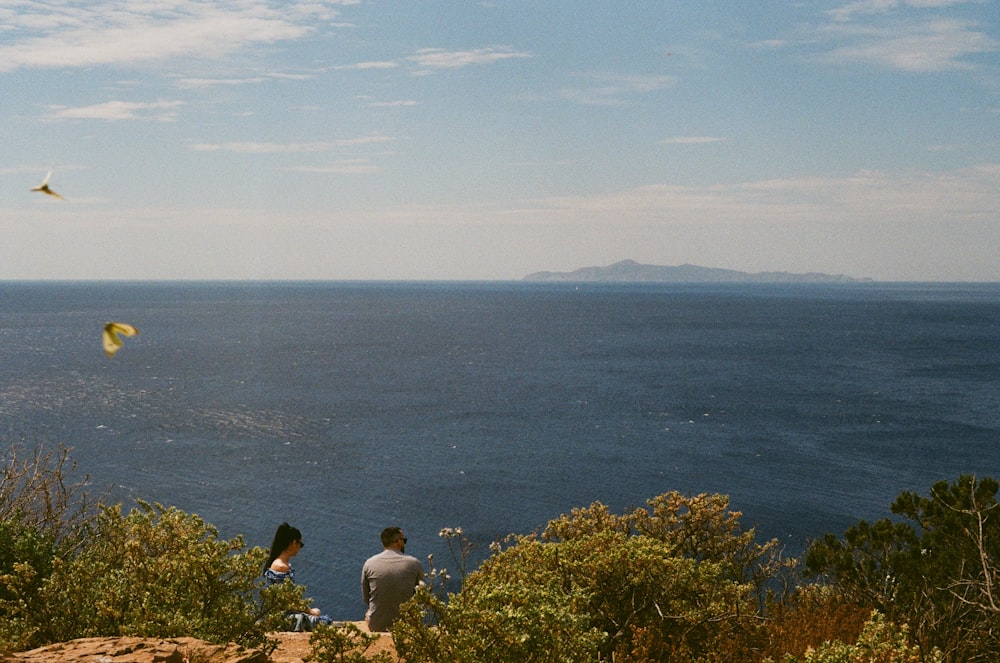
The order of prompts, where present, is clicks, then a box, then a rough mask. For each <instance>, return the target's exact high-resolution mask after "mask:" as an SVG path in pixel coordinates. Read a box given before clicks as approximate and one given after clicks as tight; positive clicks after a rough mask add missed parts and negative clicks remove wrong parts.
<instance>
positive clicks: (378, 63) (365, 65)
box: [333, 60, 399, 71]
mask: <svg viewBox="0 0 1000 663" xmlns="http://www.w3.org/2000/svg"><path fill="white" fill-rule="evenodd" d="M397 67H399V63H398V62H394V61H392V60H371V61H368V62H355V63H353V64H339V65H336V66H334V67H333V68H334V69H341V70H343V69H346V70H350V69H356V70H359V71H365V70H368V69H395V68H397Z"/></svg>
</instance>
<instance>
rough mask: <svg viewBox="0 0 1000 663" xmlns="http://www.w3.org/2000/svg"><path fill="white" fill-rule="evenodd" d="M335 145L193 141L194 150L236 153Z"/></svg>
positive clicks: (321, 149)
mask: <svg viewBox="0 0 1000 663" xmlns="http://www.w3.org/2000/svg"><path fill="white" fill-rule="evenodd" d="M334 147H335V144H334V143H328V142H316V143H268V142H257V141H242V142H240V141H234V142H229V143H194V144H192V145H191V149H192V150H194V151H196V152H236V153H237V154H296V153H301V152H326V151H328V150H332V149H333V148H334Z"/></svg>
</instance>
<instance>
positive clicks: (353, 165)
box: [286, 159, 378, 175]
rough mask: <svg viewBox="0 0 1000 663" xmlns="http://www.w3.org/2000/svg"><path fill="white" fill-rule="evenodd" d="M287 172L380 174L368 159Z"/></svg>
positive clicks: (294, 168) (296, 167) (349, 160)
mask: <svg viewBox="0 0 1000 663" xmlns="http://www.w3.org/2000/svg"><path fill="white" fill-rule="evenodd" d="M286 170H290V171H292V172H296V173H314V174H318V175H370V174H372V173H377V172H378V168H377V167H376V166H375V164H373V163H371V162H370V161H368V160H367V159H345V160H343V161H338V162H336V163H332V164H328V165H325V166H295V167H292V168H287V169H286Z"/></svg>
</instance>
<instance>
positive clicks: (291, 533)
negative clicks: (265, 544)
mask: <svg viewBox="0 0 1000 663" xmlns="http://www.w3.org/2000/svg"><path fill="white" fill-rule="evenodd" d="M301 540H302V532H300V531H299V530H297V529H295V528H294V527H292V526H291V525H289V524H288V523H281V524H280V525H278V531H277V532H275V533H274V540H273V541H271V553H270V554H269V555H268V556H267V561H266V562H264V568H263V569H262V570H261V572H262V573H263V572H264V571H266V570H268V569H269V568H271V562H273V561H274V560H276V559H278V555H280V554H281V553H283V552H284V551H285V549H286V548H287V547H288V546H290V545H292V541H301Z"/></svg>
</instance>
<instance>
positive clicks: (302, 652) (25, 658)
mask: <svg viewBox="0 0 1000 663" xmlns="http://www.w3.org/2000/svg"><path fill="white" fill-rule="evenodd" d="M356 624H357V626H358V627H359V628H361V629H365V626H364V622H356ZM274 637H275V638H277V639H278V642H279V644H278V648H277V649H276V650H275V651H274V652H273V653H272V654H271V655H270V656H267V655H266V654H264V653H263V652H262V651H259V650H252V649H244V648H242V647H240V646H238V645H234V644H230V645H212V644H209V643H207V642H204V641H202V640H197V639H195V638H131V637H123V638H84V639H81V640H72V641H70V642H61V643H58V644H54V645H47V646H45V647H39V648H38V649H33V650H31V651H26V652H19V653H16V654H8V655H6V656H3V655H0V663H303V662H304V661H305V658H306V656H308V654H309V634H308V633H275V634H274ZM382 651H387V652H389V653H390V654H392V655H393V659H394V660H395V659H396V655H395V654H396V650H395V648H394V647H393V644H392V636H390V635H388V634H384V635H382V636H381V637H380V639H379V642H377V643H376V644H375V645H373V646H372V647H371V648H370V649H369V650H368V653H369V654H376V653H378V652H382Z"/></svg>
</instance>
